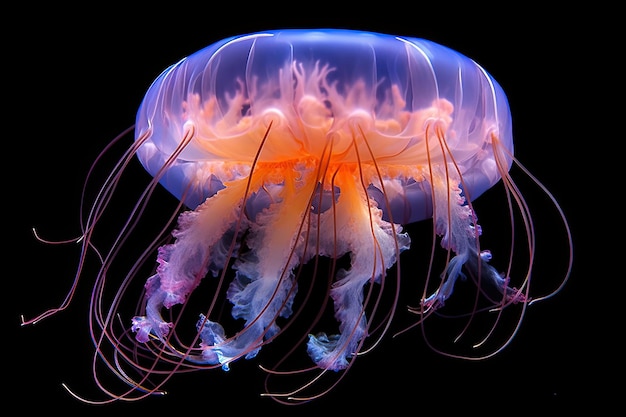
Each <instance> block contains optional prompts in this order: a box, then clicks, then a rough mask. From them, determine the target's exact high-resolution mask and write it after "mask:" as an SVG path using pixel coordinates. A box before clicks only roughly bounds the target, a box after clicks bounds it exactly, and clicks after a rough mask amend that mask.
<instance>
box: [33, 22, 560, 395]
mask: <svg viewBox="0 0 626 417" xmlns="http://www.w3.org/2000/svg"><path fill="white" fill-rule="evenodd" d="M127 134H130V130H129V131H127V132H125V133H124V134H122V135H120V137H118V139H117V140H120V139H121V138H123V137H126V136H127ZM135 160H138V161H139V162H140V163H141V165H142V166H143V167H144V168H145V170H146V171H147V172H148V173H149V174H150V176H151V179H150V180H149V181H147V185H146V187H145V189H144V191H143V192H142V193H141V195H139V196H138V197H137V200H136V203H135V205H134V207H133V209H132V211H131V213H130V215H129V217H128V220H127V221H125V222H124V224H123V226H122V227H121V230H120V231H119V233H118V234H117V237H116V238H115V239H114V242H113V244H112V245H111V247H110V248H108V249H107V250H103V249H101V248H99V247H98V246H97V244H96V242H95V241H94V239H93V234H94V231H95V230H96V229H97V228H98V226H101V225H100V220H101V218H102V216H103V215H104V213H105V212H106V211H107V208H108V206H109V203H110V201H111V198H112V196H113V195H114V194H115V191H116V189H117V188H118V186H119V185H120V183H121V182H122V181H123V178H124V176H123V174H124V173H125V172H126V170H127V168H128V166H129V165H130V164H131V163H134V162H133V161H135ZM514 163H515V164H517V165H518V166H520V167H521V164H519V162H518V161H517V160H516V158H515V157H514V152H513V138H512V123H511V114H510V110H509V106H508V102H507V97H506V95H505V93H504V91H503V89H502V88H501V87H500V85H499V84H498V83H497V82H496V81H495V79H494V78H493V77H492V76H491V75H490V74H489V73H487V72H486V71H485V70H484V69H483V68H482V67H481V66H480V65H479V64H477V63H476V62H474V61H473V60H472V59H470V58H467V57H466V56H464V55H462V54H460V53H458V52H456V51H454V50H451V49H449V48H447V47H445V46H442V45H440V44H437V43H434V42H431V41H428V40H424V39H417V38H410V37H402V36H392V35H386V34H379V33H370V32H361V31H351V30H336V29H324V30H303V29H290V30H277V31H267V32H261V33H254V34H248V35H243V36H235V37H231V38H228V39H225V40H222V41H220V42H217V43H215V44H213V45H210V46H208V47H206V48H205V49H202V50H200V51H198V52H196V53H194V54H192V55H190V56H188V57H186V58H184V59H182V60H180V61H179V62H178V63H176V64H174V65H172V66H171V67H169V68H167V69H166V70H165V71H163V72H162V73H161V74H160V75H159V76H158V77H157V78H156V80H155V81H154V82H153V83H152V85H151V86H150V87H149V89H148V91H147V93H146V95H145V98H144V100H143V102H142V103H141V105H140V107H139V110H138V114H137V118H136V123H135V125H134V141H133V142H132V144H131V145H130V146H129V147H128V149H127V150H126V152H125V153H124V154H123V156H122V157H121V158H120V159H119V162H118V163H117V164H116V165H115V166H114V167H113V169H112V170H111V172H110V174H109V175H108V176H107V177H106V180H105V182H104V184H103V185H102V187H101V188H100V191H99V193H98V195H97V196H96V198H95V200H94V202H93V204H92V205H91V209H90V210H89V212H88V213H87V215H86V216H85V220H84V221H83V225H82V234H81V236H80V238H79V239H77V240H78V241H79V242H80V243H81V245H82V252H81V257H80V265H79V268H78V272H77V274H76V277H75V280H74V284H73V286H72V290H71V291H70V293H69V295H68V297H67V298H66V300H65V302H64V303H63V304H62V305H61V306H60V307H58V308H55V309H51V310H48V311H46V312H44V313H43V314H41V315H39V316H37V317H35V318H34V319H30V320H23V324H31V323H34V322H37V321H39V320H42V319H43V318H45V317H47V316H50V315H52V314H55V313H57V312H59V311H61V310H63V309H65V308H66V307H67V305H68V304H69V302H70V300H71V299H72V295H73V294H74V290H75V288H76V286H77V285H78V280H79V277H81V276H82V275H83V274H84V263H85V260H86V256H87V254H88V253H96V254H97V259H98V262H99V272H98V274H97V276H96V277H95V281H94V283H93V292H92V299H91V307H90V329H91V336H92V340H93V342H94V345H95V354H94V370H95V369H96V368H98V366H96V365H95V363H99V364H100V366H103V367H104V370H106V371H107V372H109V373H111V374H113V375H115V376H117V377H118V378H119V380H121V382H122V386H123V388H122V389H121V390H119V391H114V390H113V389H111V388H109V387H108V386H106V385H105V383H104V382H102V379H101V377H100V375H99V373H97V372H94V376H95V378H96V381H97V383H98V385H99V386H100V388H101V389H102V391H103V393H104V394H106V398H105V399H104V400H92V399H87V398H83V397H81V396H80V395H79V394H76V393H75V392H74V391H73V390H72V389H71V388H70V387H66V388H67V389H68V391H70V392H71V393H72V394H73V395H75V396H76V397H77V398H80V399H82V400H84V401H87V402H92V403H98V402H111V401H116V400H119V399H126V400H129V399H132V400H135V399H141V398H145V397H147V396H149V395H153V394H162V393H164V385H165V383H166V382H167V381H168V380H169V379H170V378H171V377H172V376H173V375H175V374H178V373H184V372H189V371H196V370H204V369H213V368H221V369H223V370H225V371H228V370H229V369H231V367H233V366H234V363H235V362H236V361H238V360H240V359H242V358H245V359H249V360H251V359H253V358H255V357H257V356H258V355H259V353H260V352H261V351H262V350H264V349H266V346H267V345H270V344H271V343H272V342H274V341H276V340H277V339H279V338H280V337H281V336H282V335H283V333H285V332H286V330H287V329H288V328H289V327H290V326H291V324H292V323H293V322H294V321H295V320H296V318H298V317H309V318H308V322H307V323H306V324H305V326H304V329H305V330H304V331H302V332H301V334H299V340H298V341H297V342H296V343H295V344H294V346H293V348H292V349H290V351H289V352H286V353H285V355H284V356H281V357H280V359H279V360H278V361H277V362H276V366H266V365H261V369H262V370H263V371H265V372H267V374H268V377H269V376H271V377H277V376H281V375H282V376H293V375H301V374H306V375H310V376H309V378H308V379H305V382H303V383H301V384H299V385H297V386H295V387H293V388H290V389H284V390H282V391H281V390H272V389H271V388H268V387H267V386H266V388H267V389H266V392H265V393H264V395H266V396H269V397H271V398H273V399H275V400H277V401H279V402H284V403H291V402H295V403H303V402H306V401H309V400H312V399H314V398H317V397H320V396H322V395H324V394H325V393H327V392H328V391H330V390H331V389H332V388H333V387H334V386H335V385H336V384H337V382H338V380H339V379H340V378H341V375H345V371H346V370H348V369H349V368H350V367H351V366H353V364H354V363H355V362H356V359H357V358H358V357H359V356H360V355H362V354H364V353H366V352H367V351H370V350H371V349H373V348H374V347H375V346H376V345H377V343H378V342H379V341H380V340H382V339H383V337H384V336H385V335H387V334H389V333H390V332H391V330H390V328H391V325H392V323H393V319H394V317H395V315H396V314H397V313H396V310H398V307H399V306H398V294H399V293H400V291H401V290H400V288H401V285H400V284H401V281H402V280H405V279H411V280H418V279H421V280H422V281H421V282H422V283H423V285H422V286H421V288H422V290H420V291H416V292H415V294H414V297H415V300H416V303H415V304H414V305H413V306H412V307H409V308H408V310H409V312H410V314H412V315H414V317H415V320H414V322H413V324H412V325H410V326H408V327H407V328H405V329H404V330H402V331H400V332H398V333H397V334H400V333H402V332H403V331H408V330H410V329H411V328H412V327H414V326H417V325H423V324H424V323H426V321H428V320H429V318H430V317H433V316H436V315H437V314H439V312H440V311H441V310H442V309H444V308H445V307H446V306H447V305H448V303H449V302H450V300H452V299H453V298H454V290H455V288H456V287H457V286H458V285H459V284H458V283H459V281H463V282H464V283H465V285H471V286H472V288H474V291H473V292H470V294H471V295H470V298H471V299H472V302H471V303H470V304H471V305H472V308H471V311H470V312H469V313H468V314H466V315H461V316H459V317H464V318H465V320H466V322H467V326H469V324H470V323H471V322H472V320H474V317H475V316H476V315H478V314H479V313H480V312H486V314H492V315H495V316H496V317H500V315H501V314H502V312H503V311H504V310H505V309H507V308H513V306H518V307H520V306H521V313H520V314H519V317H520V318H519V322H521V317H522V316H523V311H525V308H526V307H527V306H528V305H530V304H531V303H532V302H536V301H539V300H542V299H546V298H548V297H550V296H552V295H554V294H556V293H557V292H558V291H559V290H560V289H561V288H562V287H563V285H564V284H565V282H566V280H567V276H568V275H569V268H570V267H571V237H570V236H569V227H568V225H567V220H566V218H565V216H564V214H563V212H562V210H561V209H560V207H559V205H558V203H557V202H556V200H555V199H554V197H553V196H552V195H551V194H550V192H549V191H548V190H547V189H546V188H545V187H544V186H543V185H541V183H540V182H539V181H538V180H535V181H536V184H537V185H538V186H539V188H540V189H541V190H542V191H543V192H544V193H545V194H546V195H547V196H548V198H549V199H550V201H551V202H552V203H553V206H554V207H555V208H556V210H557V212H558V213H559V215H560V218H561V220H562V225H563V228H564V230H565V231H566V235H567V238H566V240H567V244H568V246H569V253H570V257H569V259H570V260H569V264H568V265H567V267H566V268H565V272H564V274H563V278H562V279H561V280H560V281H559V282H560V284H559V285H557V286H556V288H555V289H554V290H553V291H552V292H549V293H548V294H544V295H541V296H538V297H531V292H530V290H531V285H530V284H531V276H532V271H533V254H534V251H535V246H534V245H535V241H534V239H535V236H534V229H533V221H532V215H531V212H530V208H529V207H528V205H527V203H526V202H525V200H524V198H523V195H522V194H521V192H520V190H519V188H518V187H517V186H516V183H515V182H514V181H513V178H512V176H511V175H510V173H509V171H510V170H511V168H512V166H513V164H514ZM522 170H523V168H522ZM522 172H524V173H526V174H527V175H529V176H531V174H530V173H529V172H527V171H525V170H523V171H522ZM531 177H532V176H531ZM532 178H534V177H532ZM499 183H500V184H502V185H503V188H504V190H505V192H504V195H505V197H504V204H503V206H504V207H505V209H504V214H505V216H512V213H513V212H515V213H518V216H519V218H521V221H522V229H523V230H522V232H521V233H520V234H521V235H522V236H524V237H525V238H526V239H525V240H526V252H527V253H528V255H527V256H528V267H527V268H526V270H525V271H523V272H522V274H521V276H520V277H514V276H511V267H510V265H511V263H512V256H513V255H511V257H509V259H504V260H503V261H504V262H503V267H502V268H497V267H496V266H495V265H494V264H493V262H492V254H491V252H490V251H489V249H488V248H484V247H483V246H482V245H481V235H482V232H483V231H482V229H481V226H480V224H479V222H478V216H477V213H476V210H475V207H474V204H473V202H474V201H475V200H476V199H477V198H478V197H479V196H481V194H483V193H485V192H486V191H487V190H488V189H490V188H491V187H492V186H494V185H496V184H499ZM159 187H163V188H164V189H165V190H167V191H168V192H169V193H171V194H172V195H173V196H175V197H176V199H177V201H179V204H177V205H176V208H175V210H173V211H172V213H171V216H170V217H169V218H168V221H167V222H165V223H166V224H165V226H163V227H162V228H161V230H160V231H159V233H158V235H157V237H156V238H154V240H153V241H152V242H151V243H150V244H149V245H148V246H147V247H146V248H145V250H144V251H142V253H141V255H140V256H139V257H138V259H137V261H136V262H135V263H134V264H133V265H132V266H131V267H130V268H129V269H128V271H127V272H126V273H125V274H123V276H122V277H111V270H112V268H111V267H112V265H113V263H114V262H115V261H116V260H117V259H118V258H120V257H122V256H123V255H124V252H123V251H124V244H125V242H126V241H127V239H129V237H130V236H131V235H132V234H133V232H134V230H135V226H136V224H137V222H138V221H139V220H140V219H141V217H142V216H143V215H144V214H145V213H146V212H147V210H149V209H150V207H152V206H151V204H150V203H151V202H152V200H153V196H154V194H155V193H156V192H157V189H158V188H159ZM424 220H429V221H431V222H432V236H433V242H435V240H436V242H437V244H436V245H434V244H433V248H434V247H435V246H440V248H441V249H440V250H441V251H442V252H441V253H442V254H444V262H443V263H442V264H441V265H440V268H439V269H438V270H437V268H438V264H437V263H436V262H435V261H434V258H435V250H434V249H433V250H432V251H431V254H430V262H429V265H428V268H426V270H425V273H424V274H423V276H421V277H419V276H417V277H416V276H413V275H412V273H411V271H406V270H403V271H402V273H401V269H400V263H401V258H402V256H404V255H403V252H405V251H407V250H408V249H409V248H410V247H412V246H415V243H412V242H411V236H409V233H408V232H407V231H406V230H405V229H406V225H408V224H411V223H415V222H420V221H424ZM513 227H514V226H513V222H512V224H511V228H513ZM417 246H418V247H420V246H423V245H421V244H418V245H417ZM511 254H513V250H511ZM155 257H156V262H154V258H155ZM323 260H326V263H324V262H323ZM493 261H495V259H494V260H493ZM150 264H152V268H151V272H150V273H148V274H146V273H145V272H144V271H145V268H144V266H146V265H150ZM306 265H309V266H311V265H312V266H311V267H310V268H309V270H308V273H305V272H304V269H303V267H304V266H306ZM137 282H140V284H141V285H140V287H141V290H140V291H139V294H138V296H137V298H136V299H133V300H131V299H130V297H131V294H133V291H131V288H133V286H134V285H135V284H136V283H137ZM320 282H321V286H322V288H323V292H324V296H323V297H322V299H321V300H320V299H317V300H316V301H315V302H311V301H310V300H311V299H313V298H314V295H312V294H313V293H314V291H313V288H314V286H315V284H316V283H317V284H318V285H320V284H319V283H320ZM111 292H113V296H110V293H111ZM464 295H467V293H465V294H464ZM479 299H480V300H482V304H481V305H482V306H483V307H480V308H479V307H478V305H479V303H478V301H477V300H479ZM383 300H391V302H390V303H389V304H390V305H389V304H385V303H384V302H383ZM129 306H130V308H134V310H132V313H130V314H129V313H128V312H127V310H128V309H129ZM225 308H226V310H230V311H229V313H230V317H229V314H224V309H225ZM307 310H309V314H308V315H306V314H304V313H305V312H307ZM329 311H330V314H331V316H332V317H331V319H332V320H328V318H327V317H324V316H325V315H326V313H328V312H329ZM494 321H495V322H498V319H496V320H494ZM329 322H332V323H331V324H327V323H329ZM519 322H518V323H519ZM467 326H466V327H467ZM518 326H519V324H518V325H517V326H513V327H514V329H513V330H512V331H511V337H512V336H513V334H514V333H515V331H516V329H517V327H518ZM493 327H494V328H495V324H494V326H493ZM489 333H490V332H489ZM509 340H510V338H509V339H506V340H505V341H504V342H502V343H501V344H500V345H498V347H496V348H494V349H493V350H491V351H490V352H489V353H487V354H484V355H482V356H480V357H487V356H489V355H492V354H495V353H497V352H498V351H499V350H500V349H501V348H503V347H504V346H505V345H506V344H507V343H508V341H509ZM267 349H269V348H267ZM296 352H302V353H303V354H304V355H305V356H307V357H308V360H309V362H310V364H309V365H307V366H304V367H302V368H300V369H295V370H293V369H291V370H286V368H285V367H283V365H286V363H287V358H288V357H289V355H290V354H295V353H296ZM98 369H99V368H98ZM328 375H331V376H332V375H334V376H338V375H339V376H338V377H336V378H335V379H334V380H333V382H330V383H329V384H328V385H327V386H324V387H323V388H319V389H318V390H317V391H315V387H316V386H317V384H318V383H320V381H321V380H322V379H323V378H326V377H327V376H328ZM311 390H314V391H313V392H310V391H311Z"/></svg>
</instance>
